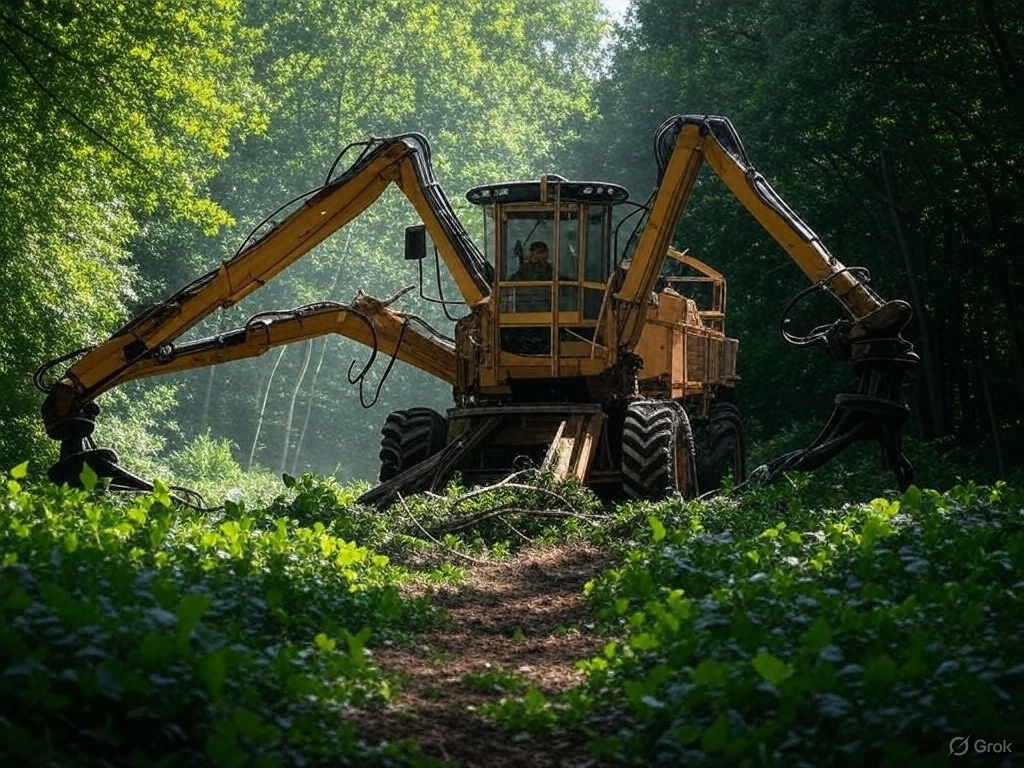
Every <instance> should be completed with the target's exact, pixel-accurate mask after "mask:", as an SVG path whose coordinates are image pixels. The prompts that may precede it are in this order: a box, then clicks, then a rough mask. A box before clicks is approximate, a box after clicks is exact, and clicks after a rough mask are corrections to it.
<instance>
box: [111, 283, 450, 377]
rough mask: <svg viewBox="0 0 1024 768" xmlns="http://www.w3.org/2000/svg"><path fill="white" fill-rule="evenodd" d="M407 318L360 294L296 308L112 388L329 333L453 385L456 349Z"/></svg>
mask: <svg viewBox="0 0 1024 768" xmlns="http://www.w3.org/2000/svg"><path fill="white" fill-rule="evenodd" d="M415 322H416V321H415V320H411V319H410V318H409V316H407V315H403V314H402V313H401V312H396V311H394V310H393V309H390V308H389V307H388V306H387V303H386V302H382V301H379V300H378V299H374V298H372V297H370V296H364V295H360V296H358V297H356V299H355V301H354V302H353V303H352V304H339V303H336V302H323V303H321V304H312V305H310V306H308V307H299V308H298V309H294V310H288V311H281V312H266V313H262V314H259V315H256V316H255V317H253V318H252V319H250V320H249V322H248V323H246V325H245V326H244V327H242V328H237V329H235V330H233V331H228V332H226V333H221V334H218V335H216V336H210V337H208V338H205V339H199V340H197V341H192V342H188V343H185V344H181V345H170V346H169V347H168V348H166V349H162V350H160V352H159V353H158V354H157V355H155V356H153V357H147V358H146V359H145V360H143V361H142V362H140V363H139V364H138V365H135V366H133V367H131V368H129V369H128V370H127V371H125V373H123V374H122V375H121V376H120V377H118V378H117V379H115V380H114V381H113V382H112V383H111V387H117V386H120V385H121V384H124V383H125V382H127V381H133V380H135V379H144V378H148V377H150V376H163V375H165V374H168V373H176V372H178V371H190V370H193V369H194V368H203V367H206V366H210V365H220V364H221V363H229V362H232V361H234V360H244V359H246V358H249V357H259V356H260V355H262V354H264V353H265V352H267V351H269V350H270V349H273V348H274V347H280V346H282V345H285V344H294V343H295V342H298V341H308V340H309V339H315V338H317V337H319V336H325V335H327V334H329V333H335V334H338V335H339V336H345V337H347V338H349V339H354V340H355V341H358V342H360V343H361V344H365V345H366V346H367V347H370V348H371V349H373V350H375V351H379V352H381V353H383V354H385V355H388V356H391V357H396V358H397V359H399V360H401V361H403V362H405V363H409V364H410V365H413V366H415V367H416V368H419V369H420V370H422V371H426V372H427V373H429V374H430V375H431V376H436V377H437V378H439V379H441V380H442V381H446V382H448V383H449V384H455V378H456V374H455V348H454V346H452V345H451V344H449V343H446V342H444V341H442V340H440V339H438V338H437V337H435V336H432V335H428V334H425V333H423V332H422V331H421V330H419V329H418V328H417V327H416V326H415V325H413V323H415Z"/></svg>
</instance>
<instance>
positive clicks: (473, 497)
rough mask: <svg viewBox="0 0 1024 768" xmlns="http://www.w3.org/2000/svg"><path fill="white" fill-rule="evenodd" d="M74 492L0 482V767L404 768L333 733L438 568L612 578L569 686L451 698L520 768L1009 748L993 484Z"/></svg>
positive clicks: (476, 687) (1010, 666) (1015, 503)
mask: <svg viewBox="0 0 1024 768" xmlns="http://www.w3.org/2000/svg"><path fill="white" fill-rule="evenodd" d="M875 474H876V475H877V472H876V473H875ZM83 479H84V480H85V483H86V486H87V487H88V488H89V490H69V489H68V488H66V487H65V488H56V487H54V486H52V485H50V484H45V483H40V484H36V483H32V482H29V481H28V480H27V479H26V478H25V467H24V466H22V467H18V468H16V469H15V470H13V471H12V472H9V473H7V474H6V475H0V516H2V517H0V763H2V764H8V763H10V764H41V763H44V764H50V765H83V764H84V765H89V764H95V765H99V764H106V763H114V764H130V765H154V764H160V765H196V764H213V765H219V766H233V765H250V764H252V765H300V764H307V765H323V764H330V765H343V764H360V765H363V764H366V765H372V764H394V765H407V764H412V765H426V764H432V761H430V760H428V759H427V758H425V757H423V756H422V755H421V753H420V752H419V749H418V747H417V746H416V745H415V744H414V743H410V742H405V741H400V740H399V741H394V742H390V743H387V742H386V743H384V744H371V743H367V742H366V741H365V740H364V739H362V738H361V737H360V735H359V733H358V732H357V731H356V729H355V728H354V727H352V726H351V725H349V724H347V719H348V718H346V712H347V711H348V710H349V709H350V708H353V707H358V708H361V709H370V710H373V709H374V708H376V707H381V706H385V705H386V704H387V703H388V702H393V701H395V700H396V697H397V696H398V695H399V694H400V686H401V681H400V679H396V678H392V677H389V676H388V675H387V674H385V673H384V672H382V671H381V670H380V669H378V668H377V667H376V666H375V664H374V661H373V659H374V655H373V652H374V648H376V647H378V646H379V645H380V644H382V643H386V644H396V643H397V644H402V643H406V642H418V640H417V637H419V636H420V635H422V633H423V632H426V631H429V630H430V629H431V628H434V627H437V626H440V625H441V624H442V623H443V622H445V621H446V619H445V617H444V616H443V614H442V612H441V611H440V610H438V609H437V608H436V607H435V606H434V605H433V604H432V602H431V595H432V590H431V586H432V585H440V584H444V585H446V586H451V585H458V584H459V583H460V582H461V581H462V579H463V577H464V575H465V571H466V568H468V567H469V566H468V565H467V562H466V558H467V557H469V558H472V559H486V560H490V561H501V560H503V559H506V558H510V557H512V556H514V555H515V553H516V552H517V551H518V550H519V549H521V548H524V547H527V546H539V545H544V544H556V543H557V544H562V545H564V544H569V545H570V546H571V545H572V544H574V543H581V544H582V543H589V544H597V545H598V546H600V547H603V548H605V549H610V550H612V551H613V552H615V553H617V554H618V556H619V560H618V562H619V564H618V565H617V566H615V567H613V568H611V569H609V570H607V571H605V572H604V573H602V574H601V575H599V576H598V577H597V578H595V579H594V580H593V581H592V582H591V583H590V584H588V585H587V587H586V594H587V597H588V600H589V602H590V605H591V607H592V609H593V611H594V613H595V614H596V616H597V617H598V629H597V631H598V632H600V633H603V634H604V635H605V636H606V639H607V644H606V645H605V648H604V652H603V653H601V654H599V655H598V656H597V657H595V658H591V659H586V660H583V661H581V662H580V667H581V669H582V670H583V672H584V673H585V681H584V683H583V684H582V685H580V686H579V687H577V688H575V689H573V690H571V691H569V692H567V693H564V694H560V695H557V696H552V695H546V694H544V693H543V692H541V691H540V690H538V689H537V688H535V687H531V686H529V685H527V684H526V682H524V681H523V680H521V679H519V678H518V676H516V675H515V674H513V673H511V672H508V671H503V670H500V669H495V670H492V671H488V672H485V673H482V674H475V675H468V676H466V677H465V678H464V679H463V680H462V681H461V683H460V686H461V687H462V688H464V689H466V690H470V691H475V692H480V693H488V694H493V695H494V696H496V697H497V698H496V700H495V701H493V702H490V703H486V704H482V705H480V706H479V707H478V709H477V711H478V712H479V713H481V714H484V715H485V716H488V717H491V718H493V719H495V720H497V721H499V722H500V723H502V724H503V725H505V726H506V727H507V728H508V729H509V730H510V731H511V732H513V734H514V733H519V734H524V735H525V737H527V738H529V737H531V736H532V737H534V738H535V739H536V740H537V741H536V743H537V746H538V749H542V748H543V745H544V743H545V740H546V739H548V738H550V736H551V734H553V733H565V732H574V733H575V734H576V735H577V736H579V737H581V738H582V739H583V740H584V741H586V743H587V744H588V751H589V755H590V757H591V758H594V759H596V760H597V761H598V762H599V763H601V764H633V765H649V764H663V765H680V764H688V765H749V766H768V765H780V766H781V765H786V766H789V765H807V766H812V765H821V764H829V763H839V764H862V763H863V762H864V761H865V760H870V761H872V762H878V763H881V764H883V765H903V764H908V763H911V762H912V763H915V764H916V763H917V762H921V761H922V760H933V761H935V762H936V763H938V762H939V761H944V760H945V759H946V756H947V753H948V745H949V742H950V740H951V739H952V738H954V737H957V736H968V735H970V736H971V738H972V741H971V744H972V745H973V744H975V743H976V742H978V740H981V741H982V743H990V744H1000V743H1001V742H1002V741H1004V740H1005V741H1007V742H1009V743H1011V744H1012V743H1013V742H1014V741H1015V740H1016V741H1017V742H1018V744H1019V745H1024V733H1021V732H1020V726H1019V723H1024V708H1022V705H1021V701H1022V700H1024V699H1022V694H1024V650H1022V647H1021V643H1020V642H1019V637H1018V635H1019V628H1020V627H1021V626H1024V608H1022V604H1021V599H1022V598H1021V594H1022V593H1024V576H1022V573H1024V511H1022V506H1024V493H1022V491H1021V490H1020V489H1019V487H1018V486H1016V485H1004V484H995V485H992V486H987V487H983V486H975V485H971V484H966V485H958V486H955V487H953V488H952V489H950V490H949V491H948V492H946V493H938V492H935V491H930V490H918V489H917V488H916V487H915V488H911V489H910V490H909V491H907V492H906V493H905V494H902V495H899V494H895V493H889V494H887V495H885V496H884V497H882V498H879V499H876V500H874V501H870V502H864V503H856V504H846V503H843V502H842V501H841V498H840V497H841V488H840V487H839V486H838V485H835V484H833V483H832V482H831V481H829V482H821V475H820V474H819V475H815V476H813V477H812V476H809V475H800V474H793V475H789V476H788V477H787V478H786V479H785V480H784V481H783V482H781V483H779V484H776V485H775V486H772V487H770V488H754V489H748V490H745V491H743V492H741V493H738V492H732V493H727V494H725V495H723V496H720V497H718V498H716V499H711V500H705V501H694V502H682V501H671V502H664V503H660V504H652V503H632V504H626V505H622V506H619V507H617V508H611V507H606V506H602V505H601V503H600V502H599V501H598V500H597V499H596V498H595V497H594V496H593V495H592V494H591V493H590V492H589V491H587V490H586V489H585V488H582V487H581V486H579V485H578V484H577V483H575V482H554V481H553V480H552V479H551V478H550V477H548V476H544V475H539V474H536V473H523V474H522V475H518V476H517V477H515V478H513V479H512V480H511V481H509V482H506V483H505V484H504V485H502V486H500V487H492V488H488V489H483V490H479V491H471V490H468V489H467V488H465V487H463V486H462V485H461V484H460V482H459V481H458V480H456V481H455V482H453V483H451V484H450V485H449V486H448V487H447V488H445V489H444V491H443V492H440V493H438V494H419V495H415V496H412V497H409V498H407V499H402V500H401V501H400V502H399V503H397V504H395V505H393V506H392V507H391V508H390V509H388V510H385V511H378V510H374V509H370V508H366V507H362V506H360V505H358V504H357V503H356V499H357V498H358V496H359V494H360V493H361V492H362V491H363V490H364V489H365V488H364V487H357V486H345V485H340V484H338V483H337V482H335V481H333V480H331V479H329V478H316V477H312V476H309V475H304V476H302V477H300V478H292V477H289V476H285V477H284V485H285V486H286V489H285V492H284V493H282V494H280V495H279V496H278V497H277V498H276V499H275V500H274V501H272V502H271V503H270V504H268V505H266V506H263V507H260V508H255V507H254V508H249V507H247V506H245V505H244V504H236V503H231V502H228V503H226V504H225V505H224V507H223V508H219V509H216V510H213V511H205V512H200V511H196V510H193V509H190V508H187V507H182V506H180V505H178V504H176V503H175V502H174V500H173V498H172V495H171V493H170V492H169V490H168V489H167V487H166V486H164V485H163V484H159V483H158V484H157V489H156V491H155V492H153V493H151V494H148V495H141V496H132V497H116V496H110V495H107V494H103V493H101V489H100V488H97V487H95V485H96V480H95V478H94V477H92V476H85V477H84V478H83ZM566 509H568V510H571V515H570V516H564V515H561V514H559V513H558V511H559V510H561V511H564V510H566ZM495 511H500V512H501V514H495ZM407 587H409V588H407ZM439 695H443V692H440V693H439ZM454 727H458V726H457V725H456V726H454ZM513 734H510V738H513ZM467 737H469V735H468V734H467ZM973 748H974V747H973V746H972V749H973ZM974 757H983V758H987V759H991V758H993V754H991V753H986V754H981V753H978V754H975V755H974ZM582 758H583V755H581V759H582ZM996 762H998V759H997V760H996Z"/></svg>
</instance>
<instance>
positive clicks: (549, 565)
mask: <svg viewBox="0 0 1024 768" xmlns="http://www.w3.org/2000/svg"><path fill="white" fill-rule="evenodd" d="M609 565H611V560H610V558H609V555H608V554H607V553H604V552H601V551H600V550H597V549H594V548H592V547H588V546H583V545H575V546H571V547H569V546H566V547H557V548H546V549H538V550H531V551H528V552H525V553H522V554H521V555H520V556H519V557H517V558H516V559H515V560H514V561H512V562H510V563H505V564H497V565H493V566H483V565H480V566H473V567H472V568H470V569H469V572H468V575H467V579H466V583H465V584H464V585H462V586H461V587H459V588H449V589H447V590H445V591H443V592H441V593H439V594H437V595H435V597H434V599H435V601H436V602H437V603H438V604H439V605H441V606H442V607H443V608H444V610H445V611H446V612H447V614H448V616H449V618H450V623H449V625H448V626H447V627H446V628H444V629H442V630H439V631H436V632H433V633H430V634H428V635H425V636H424V637H423V638H422V639H421V641H420V642H418V643H417V644H415V645H413V646H411V647H401V648H398V647H394V648H377V649H375V650H374V660H375V663H377V664H378V665H379V666H380V667H382V668H383V669H384V670H386V671H388V672H391V673H393V674H396V675H398V676H399V677H400V679H402V680H403V681H404V685H403V689H402V690H403V692H402V695H401V696H400V697H399V699H398V700H397V702H395V703H394V704H392V705H391V706H390V707H388V708H387V709H385V710H383V711H381V710H378V711H364V712H358V713H355V714H354V717H351V718H350V720H351V721H352V722H353V723H354V724H355V725H357V726H358V727H359V729H360V730H361V731H362V732H363V734H364V735H365V737H366V738H367V740H368V741H376V742H379V741H381V740H384V739H387V740H396V739H400V738H411V739H415V740H416V741H417V742H419V744H420V745H421V747H422V748H423V751H424V752H425V753H426V754H428V755H430V756H432V757H437V758H442V759H445V760H449V761H451V762H452V763H454V764H455V765H459V766H484V765H486V766H582V765H587V764H589V761H588V760H587V757H586V753H585V750H584V748H583V747H584V745H582V744H580V743H578V742H577V741H574V740H573V739H571V738H569V737H563V738H557V737H556V738H547V739H544V740H539V739H538V740H533V741H516V740H515V739H514V737H513V735H512V734H510V733H509V732H507V731H506V730H504V729H503V728H501V727H500V726H497V725H496V724H494V723H493V722H491V721H489V720H487V719H485V718H483V717H481V716H479V715H477V714H476V713H474V712H472V711H470V710H469V709H468V708H469V707H471V706H473V705H478V704H483V703H485V702H493V701H497V700H499V699H500V698H501V696H502V695H505V694H503V693H500V692H493V693H482V692H476V691H473V690H470V688H468V687H467V686H466V685H465V684H464V682H463V681H464V678H465V677H466V676H467V675H469V674H482V673H488V672H495V671H504V672H512V673H515V674H516V675H517V676H518V677H519V678H520V679H521V680H522V681H524V682H525V683H527V684H528V685H536V686H537V687H538V688H540V690H541V691H543V692H544V693H545V694H548V693H557V692H560V691H564V690H567V689H569V688H571V687H573V686H574V685H577V684H578V683H579V682H580V681H581V680H582V675H581V674H580V673H579V672H578V671H577V670H576V669H575V663H576V662H577V661H578V660H580V659H583V658H587V657H589V656H593V655H595V654H598V653H600V652H601V648H602V647H603V645H604V643H605V642H607V639H606V638H601V637H598V636H596V635H595V634H594V633H593V632H592V629H593V618H592V617H591V616H590V615H589V613H588V611H587V605H586V602H585V599H584V597H583V585H584V584H585V583H586V582H587V581H588V580H589V579H591V578H593V577H594V576H596V575H597V574H598V573H599V572H600V571H602V570H603V569H605V568H607V567H609Z"/></svg>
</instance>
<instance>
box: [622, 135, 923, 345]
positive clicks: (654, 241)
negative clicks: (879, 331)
mask: <svg viewBox="0 0 1024 768" xmlns="http://www.w3.org/2000/svg"><path fill="white" fill-rule="evenodd" d="M655 148H656V154H657V158H656V159H657V162H658V170H659V185H658V189H657V193H656V194H655V196H654V200H653V201H652V203H651V207H650V213H649V215H648V218H647V223H646V225H645V226H644V229H643V231H642V232H641V234H640V239H639V241H638V243H637V247H636V250H635V252H634V257H633V260H632V263H631V264H630V267H629V270H628V271H627V273H626V277H625V280H624V282H623V284H622V287H621V289H620V290H619V292H618V293H617V294H616V299H617V300H618V302H620V304H619V311H618V313H617V314H618V342H619V349H620V350H623V351H629V350H631V349H632V348H633V347H634V346H635V345H636V343H637V342H638V341H639V339H640V333H641V332H642V330H643V325H644V321H645V318H646V315H647V304H648V300H649V297H650V295H651V291H652V290H653V289H654V285H655V282H656V281H657V279H658V277H659V275H660V274H661V268H662V265H663V264H664V261H665V254H666V253H667V251H668V247H669V246H670V245H671V242H672V237H673V235H674V234H675V231H676V227H677V226H678V224H679V220H680V217H681V216H682V213H683V209H684V208H685V207H686V203H687V200H688V199H689V197H690V193H691V192H692V191H693V186H694V184H695V183H696V181H697V176H698V174H699V172H700V169H701V167H702V166H703V165H704V163H705V161H706V162H707V163H708V165H710V166H711V168H712V170H714V172H715V173H716V174H717V175H718V177H719V178H720V179H721V180H722V181H723V183H724V184H725V186H726V187H728V189H729V191H730V192H732V194H733V195H734V196H735V197H736V198H737V199H738V200H739V201H740V202H741V203H742V204H743V206H744V207H745V208H746V209H747V210H748V211H749V212H750V213H751V215H752V216H753V217H754V218H755V219H757V221H758V222H759V223H760V224H761V226H762V227H764V228H765V230H767V231H768V233H769V234H770V235H771V236H772V237H773V238H775V240H776V241H777V242H778V243H779V245H781V246H782V247H783V248H784V249H785V251H786V253H788V254H789V256H790V258H792V259H793V261H794V262H795V263H796V265H797V266H798V267H799V268H800V269H801V270H802V271H803V273H804V274H805V275H807V277H808V278H809V279H810V280H811V281H812V282H814V283H819V284H821V285H822V286H823V288H825V289H826V290H828V291H829V292H830V293H832V295H834V296H835V297H836V298H837V299H839V301H840V302H841V303H842V305H843V306H844V307H845V308H846V310H847V312H848V314H849V315H850V316H851V318H852V319H853V320H859V321H862V322H866V325H867V326H869V327H871V326H872V325H873V323H872V321H865V318H868V317H869V316H871V315H873V314H874V313H876V312H879V311H880V310H885V311H884V312H883V314H884V315H885V316H886V318H885V319H886V322H888V320H889V319H891V317H890V316H891V315H892V314H894V313H895V314H900V315H904V316H903V317H902V320H903V322H904V323H905V322H906V319H907V318H908V317H909V306H908V305H906V304H905V303H904V302H890V303H889V304H886V303H885V302H883V301H882V300H881V299H880V298H879V297H878V296H877V295H876V294H875V293H874V291H872V290H871V289H870V288H869V287H868V286H867V285H866V284H865V283H863V282H862V281H860V280H859V279H858V278H857V276H856V274H855V273H854V272H853V271H851V270H848V269H847V268H846V267H844V266H843V265H842V264H841V263H840V262H839V260H838V259H836V258H835V257H834V256H833V255H832V254H831V253H829V252H828V250H826V249H825V246H824V245H822V243H821V241H820V240H819V239H818V236H817V235H816V234H815V233H814V231H813V230H812V229H811V228H810V227H809V226H807V224H805V223H804V222H803V221H802V220H801V219H800V217H799V216H797V215H796V213H795V212H794V211H793V210H792V209H791V208H790V207H789V206H788V205H787V204H786V202H785V201H784V200H783V199H782V198H781V197H779V195H778V194H777V193H776V192H775V190H774V189H772V187H771V185H770V184H769V183H768V182H767V181H766V180H765V178H764V177H763V176H762V175H761V174H760V173H758V171H757V169H755V168H754V166H753V165H752V164H751V163H750V161H749V160H748V159H747V155H746V152H744V150H743V145H742V144H741V143H740V138H739V136H738V135H737V134H736V130H735V129H734V128H733V126H732V123H731V122H729V120H728V119H726V118H724V117H709V116H705V117H699V116H694V115H678V116H676V117H673V118H672V119H670V120H668V121H666V122H665V123H664V124H662V126H661V128H659V130H658V133H657V136H656V139H655ZM882 320H883V318H882V317H878V318H876V321H875V322H874V325H877V324H878V323H879V322H880V321H882Z"/></svg>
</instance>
